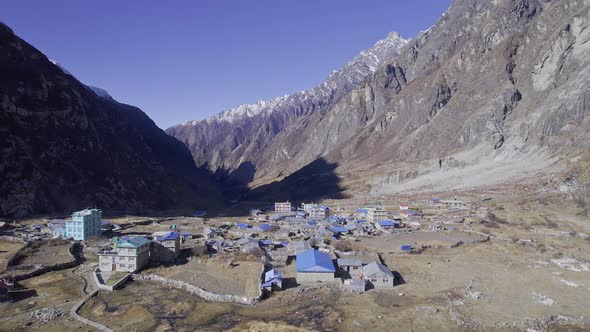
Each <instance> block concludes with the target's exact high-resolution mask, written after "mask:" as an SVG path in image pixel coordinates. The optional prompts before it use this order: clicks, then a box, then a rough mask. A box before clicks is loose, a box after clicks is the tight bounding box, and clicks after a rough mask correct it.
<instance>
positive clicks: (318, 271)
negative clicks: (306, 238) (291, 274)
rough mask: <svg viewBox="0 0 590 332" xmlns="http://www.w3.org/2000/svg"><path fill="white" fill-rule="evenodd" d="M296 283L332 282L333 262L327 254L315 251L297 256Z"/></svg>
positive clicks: (334, 269)
mask: <svg viewBox="0 0 590 332" xmlns="http://www.w3.org/2000/svg"><path fill="white" fill-rule="evenodd" d="M296 261H297V269H296V270H297V282H298V283H315V282H334V272H336V268H335V267H334V262H333V261H332V257H330V255H329V254H327V253H325V252H322V251H318V250H315V249H311V250H307V251H304V252H301V253H299V254H297V256H296Z"/></svg>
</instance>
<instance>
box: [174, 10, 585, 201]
mask: <svg viewBox="0 0 590 332" xmlns="http://www.w3.org/2000/svg"><path fill="white" fill-rule="evenodd" d="M589 7H590V3H589V1H582V0H571V1H549V0H494V1H488V0H485V1H484V0H456V1H455V2H454V3H453V5H452V6H451V7H450V8H449V10H448V11H447V12H446V13H445V14H444V15H443V16H442V17H441V18H440V19H439V21H438V22H437V23H436V24H435V25H434V26H433V27H432V28H430V29H429V30H427V31H425V32H423V33H420V34H419V35H418V36H416V37H415V38H414V39H412V40H411V41H409V42H405V41H401V40H399V42H397V43H396V42H392V46H391V47H390V49H391V50H390V51H389V52H387V51H385V50H381V51H380V55H381V56H382V57H378V58H377V59H378V60H377V61H375V62H373V64H372V65H367V66H366V68H367V70H366V71H364V72H363V75H365V74H366V75H367V77H366V78H362V76H363V75H359V76H355V77H356V78H358V80H346V79H344V80H338V81H337V82H338V83H336V84H335V85H330V84H329V83H324V84H322V85H321V86H320V87H326V86H329V87H332V86H335V87H338V86H340V85H339V84H340V82H342V81H344V82H347V83H344V84H342V85H341V86H342V88H333V89H331V90H329V91H332V93H330V92H326V93H325V94H321V93H314V92H313V91H317V89H318V88H314V89H312V90H309V91H307V92H305V93H300V94H295V95H293V96H289V97H286V98H285V97H283V98H279V99H274V100H273V101H271V102H266V103H259V104H257V105H248V106H240V107H238V108H235V109H232V110H229V111H226V112H223V113H221V114H219V115H217V116H214V117H212V118H210V119H207V120H203V121H193V122H189V123H186V124H184V125H180V126H176V127H173V128H170V129H168V130H167V132H168V133H169V134H171V135H173V136H175V137H177V138H178V139H179V140H181V141H182V142H184V143H185V144H186V145H187V146H188V147H189V149H190V150H191V152H192V154H193V157H194V159H195V160H196V162H197V164H199V165H203V166H206V167H208V168H209V169H211V170H212V171H218V172H220V170H223V172H225V173H229V175H230V177H231V176H234V174H235V176H234V177H235V178H237V179H240V178H241V180H242V181H243V182H244V183H250V184H249V185H250V187H260V186H262V185H265V184H268V183H277V184H280V183H291V184H293V183H299V182H298V181H296V180H295V179H293V178H292V177H293V175H294V174H300V173H301V172H299V170H301V169H304V168H305V167H306V165H311V164H313V163H314V162H315V161H317V160H321V161H322V164H325V165H330V167H329V169H330V172H331V174H333V175H336V176H333V177H332V178H334V179H335V180H334V181H337V182H338V186H339V190H338V191H339V192H341V191H343V190H360V191H362V192H368V193H372V194H385V193H396V192H404V191H419V190H441V191H445V190H456V189H461V188H470V187H478V186H486V185H494V184H500V183H515V181H517V179H522V178H531V177H537V178H539V179H541V178H543V177H544V176H546V175H550V174H561V175H562V176H563V177H566V178H571V177H573V178H580V179H585V180H584V181H590V177H589V176H588V167H586V165H588V163H589V161H590V156H589V155H588V154H589V152H588V147H589V146H590V144H589V143H590V132H589V131H588V128H590V126H589V121H590V120H589V117H588V109H589V107H590V91H589V90H588V87H589V86H590V72H589V70H590V67H589V62H590V29H589V28H588V25H589V22H590V18H589ZM395 37H396V36H393V40H395V39H396V38H395ZM390 39H392V37H391V36H390V37H388V39H387V40H390ZM378 44H379V43H378ZM386 44H389V42H386ZM376 46H377V45H376ZM371 50H373V49H371ZM371 50H369V51H367V52H364V53H365V55H366V54H367V53H372V51H371ZM361 56H363V54H361ZM369 58H372V57H369ZM361 62H362V61H361ZM353 63H354V61H353ZM346 68H350V64H347V65H346V66H344V67H343V69H342V70H341V72H342V73H345V72H346V73H347V72H349V71H348V70H347V69H346ZM343 76H344V77H349V76H348V75H344V74H343ZM331 77H332V76H331ZM326 82H331V79H330V78H329V79H328V80H327V81H326ZM322 91H325V90H322ZM318 95H319V97H318ZM287 100H288V101H289V103H287V102H286V101H287ZM316 164H317V163H316ZM316 168H317V167H316V166H314V169H316ZM304 173H309V172H304ZM321 174H322V172H321V171H318V172H316V173H314V174H307V175H305V176H306V177H307V180H305V181H303V182H301V183H305V185H307V186H313V181H310V180H309V178H310V177H313V176H316V177H319V176H321ZM290 177H291V178H290ZM289 178H290V179H289ZM287 179H288V181H285V180H287ZM336 179H337V180H336ZM274 190H275V191H276V188H274ZM284 191H289V189H288V188H285V190H284ZM326 195H328V196H329V195H330V193H326Z"/></svg>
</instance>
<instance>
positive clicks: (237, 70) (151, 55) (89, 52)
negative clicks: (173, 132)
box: [0, 0, 452, 129]
mask: <svg viewBox="0 0 590 332" xmlns="http://www.w3.org/2000/svg"><path fill="white" fill-rule="evenodd" d="M451 2H452V0H411V1H409V0H363V1H359V0H249V1H246V0H233V1H229V0H194V1H191V0H177V1H156V0H153V1H145V0H144V1H139V0H125V1H120V0H100V1H80V0H52V1H38V0H34V1H33V0H5V1H3V3H2V7H3V8H2V11H1V12H0V21H2V22H4V23H6V24H7V25H8V26H10V27H11V28H12V29H13V30H14V32H15V33H16V34H17V35H18V36H20V37H21V38H23V39H24V40H26V41H27V42H29V43H30V44H32V45H33V46H35V47H36V48H37V49H39V50H41V51H42V52H43V53H45V54H46V55H47V56H48V57H49V58H50V59H52V60H54V61H57V62H58V63H60V64H61V65H62V66H63V67H64V68H65V69H67V70H68V71H69V72H71V73H72V74H73V75H74V76H76V77H77V78H78V79H79V80H80V81H82V82H83V83H86V84H88V85H94V86H98V87H101V88H103V89H105V90H107V91H108V92H109V93H110V95H111V96H113V97H114V98H115V99H117V100H118V101H120V102H123V103H127V104H130V105H134V106H137V107H139V108H141V109H142V110H143V111H144V112H146V113H147V114H148V115H149V116H150V117H151V118H152V119H153V120H154V121H155V122H156V124H157V125H158V126H160V127H161V128H163V129H165V128H168V127H170V126H173V125H176V124H179V123H183V122H186V121H189V120H198V119H203V118H206V117H209V116H211V115H213V114H216V113H219V112H221V111H223V110H225V109H228V108H230V107H233V106H237V105H240V104H245V103H254V102H256V101H257V100H260V99H263V100H266V99H270V98H272V97H276V96H281V95H285V94H290V93H293V92H297V91H300V90H306V89H309V88H311V87H313V86H315V85H317V84H319V83H321V82H322V81H323V80H324V79H325V78H326V77H327V76H328V74H329V73H330V72H331V71H332V70H336V69H338V68H339V67H340V66H341V65H342V64H344V63H346V62H347V61H349V60H351V59H352V58H354V57H355V56H356V55H357V54H358V53H359V52H360V51H362V50H364V49H366V48H369V47H371V46H372V45H373V44H374V43H375V42H376V41H378V40H380V39H383V38H385V37H386V36H387V34H388V33H389V32H392V31H397V32H398V33H400V34H401V35H402V37H404V38H411V37H414V36H415V35H416V34H418V33H419V32H420V31H422V30H426V29H428V28H429V27H431V26H432V25H433V24H434V23H436V21H437V20H438V18H439V17H440V16H441V15H442V13H444V12H445V11H446V10H447V9H448V7H449V6H450V4H451Z"/></svg>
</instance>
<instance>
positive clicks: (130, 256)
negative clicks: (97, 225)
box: [98, 236, 151, 272]
mask: <svg viewBox="0 0 590 332" xmlns="http://www.w3.org/2000/svg"><path fill="white" fill-rule="evenodd" d="M113 244H114V249H113V250H106V251H99V252H98V264H99V267H100V270H101V271H125V272H136V271H139V270H141V269H142V268H143V267H144V266H146V265H147V264H148V263H149V260H150V246H151V241H150V240H148V239H147V238H145V237H143V236H136V237H123V238H119V237H116V238H114V239H113Z"/></svg>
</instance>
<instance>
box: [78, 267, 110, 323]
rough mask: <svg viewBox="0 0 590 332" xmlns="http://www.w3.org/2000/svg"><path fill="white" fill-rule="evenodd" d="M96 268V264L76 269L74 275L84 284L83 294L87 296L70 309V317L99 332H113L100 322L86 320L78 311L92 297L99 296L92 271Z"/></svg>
mask: <svg viewBox="0 0 590 332" xmlns="http://www.w3.org/2000/svg"><path fill="white" fill-rule="evenodd" d="M95 267H96V264H91V265H89V266H86V264H82V265H80V267H79V268H76V270H75V271H74V273H75V274H77V275H78V276H79V277H80V278H81V279H82V281H83V282H84V284H83V286H82V292H83V293H84V294H86V295H84V297H82V299H80V301H78V302H77V303H76V304H75V305H74V306H73V307H72V308H71V309H70V316H72V318H74V319H76V320H78V321H80V322H82V323H84V324H87V325H90V326H92V327H94V328H95V329H97V330H99V331H104V332H113V330H111V329H110V328H108V327H106V326H104V325H102V324H100V323H98V322H95V321H91V320H90V319H86V318H84V317H82V316H80V315H79V314H78V310H79V309H80V307H82V305H84V303H86V301H88V299H90V298H91V297H93V296H96V294H98V288H97V287H96V285H95V284H94V281H93V280H92V276H91V274H92V271H93V270H94V268H95Z"/></svg>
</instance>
